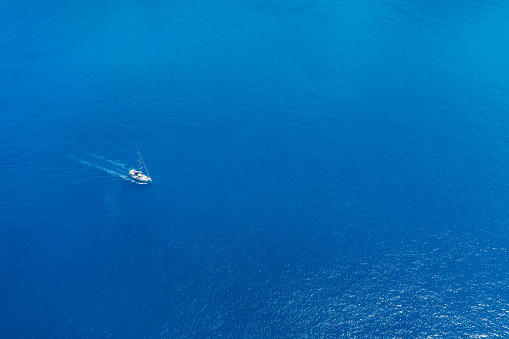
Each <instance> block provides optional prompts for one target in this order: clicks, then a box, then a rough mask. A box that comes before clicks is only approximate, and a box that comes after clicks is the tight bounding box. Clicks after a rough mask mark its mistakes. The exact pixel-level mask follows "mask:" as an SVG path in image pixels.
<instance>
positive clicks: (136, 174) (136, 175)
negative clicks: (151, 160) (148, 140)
mask: <svg viewBox="0 0 509 339" xmlns="http://www.w3.org/2000/svg"><path fill="white" fill-rule="evenodd" d="M136 149H137V150H138V163H139V164H140V168H139V169H138V170H135V169H132V170H130V171H129V175H130V176H131V178H133V179H134V180H136V181H140V182H145V183H149V182H152V178H150V175H149V174H148V170H147V166H145V161H143V158H142V157H141V153H140V150H139V148H138V144H136ZM143 168H145V172H147V174H146V175H145V174H143V172H142V171H141V170H142V169H143Z"/></svg>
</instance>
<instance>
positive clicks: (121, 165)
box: [85, 152, 127, 169]
mask: <svg viewBox="0 0 509 339" xmlns="http://www.w3.org/2000/svg"><path fill="white" fill-rule="evenodd" d="M85 153H86V154H88V155H90V156H92V157H94V158H96V159H99V160H102V161H106V162H108V163H110V164H112V165H115V166H117V167H120V168H122V169H127V166H126V165H125V164H122V163H120V162H117V161H114V160H109V159H106V158H105V157H104V156H102V155H98V154H94V153H88V152H85Z"/></svg>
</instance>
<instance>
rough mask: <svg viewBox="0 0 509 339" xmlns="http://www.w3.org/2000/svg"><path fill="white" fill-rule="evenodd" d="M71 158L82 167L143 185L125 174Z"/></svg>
mask: <svg viewBox="0 0 509 339" xmlns="http://www.w3.org/2000/svg"><path fill="white" fill-rule="evenodd" d="M71 158H72V159H74V160H76V161H77V162H79V163H80V164H82V165H86V166H90V167H95V168H97V169H100V170H101V171H105V172H106V173H108V174H110V175H114V176H116V177H119V178H122V179H124V180H127V181H129V182H132V183H135V184H144V183H140V182H137V181H135V180H133V179H131V177H129V176H127V175H125V174H122V173H119V172H117V171H114V170H112V169H109V168H106V167H102V166H100V165H97V164H93V163H91V162H88V161H85V160H82V159H78V158H75V157H71Z"/></svg>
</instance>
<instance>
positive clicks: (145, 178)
mask: <svg viewBox="0 0 509 339" xmlns="http://www.w3.org/2000/svg"><path fill="white" fill-rule="evenodd" d="M129 176H131V178H133V179H134V180H136V181H139V182H146V183H148V182H152V179H151V178H150V177H149V176H147V175H145V174H143V173H142V172H141V171H136V170H134V169H132V170H130V171H129Z"/></svg>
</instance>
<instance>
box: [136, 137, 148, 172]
mask: <svg viewBox="0 0 509 339" xmlns="http://www.w3.org/2000/svg"><path fill="white" fill-rule="evenodd" d="M136 149H137V150H138V155H139V156H140V160H141V162H142V164H143V167H145V172H147V176H148V177H149V178H150V174H148V169H147V166H146V165H145V161H143V157H142V156H141V152H140V149H139V148H138V144H136ZM140 160H138V162H140Z"/></svg>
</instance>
